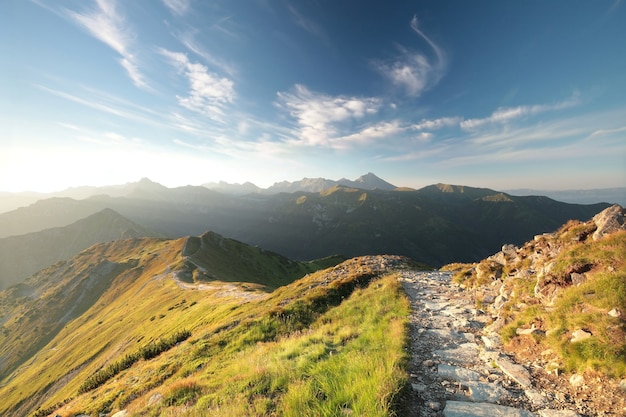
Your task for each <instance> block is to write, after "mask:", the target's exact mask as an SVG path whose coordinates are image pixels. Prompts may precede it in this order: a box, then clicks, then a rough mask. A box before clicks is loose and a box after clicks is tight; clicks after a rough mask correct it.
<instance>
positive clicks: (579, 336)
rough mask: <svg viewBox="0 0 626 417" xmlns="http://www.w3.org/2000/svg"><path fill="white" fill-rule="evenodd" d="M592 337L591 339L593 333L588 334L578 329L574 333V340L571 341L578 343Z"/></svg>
mask: <svg viewBox="0 0 626 417" xmlns="http://www.w3.org/2000/svg"><path fill="white" fill-rule="evenodd" d="M590 337H591V333H589V332H586V331H584V330H582V329H578V330H576V331H574V332H573V333H572V338H571V339H570V342H572V343H576V342H580V341H582V340H585V339H589V338H590Z"/></svg>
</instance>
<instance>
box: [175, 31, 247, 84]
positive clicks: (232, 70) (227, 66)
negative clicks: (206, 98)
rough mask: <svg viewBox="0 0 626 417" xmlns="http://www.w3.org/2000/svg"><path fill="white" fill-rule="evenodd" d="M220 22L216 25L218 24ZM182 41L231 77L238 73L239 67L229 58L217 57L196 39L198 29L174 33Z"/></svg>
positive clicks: (207, 61) (208, 62)
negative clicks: (229, 60) (228, 59)
mask: <svg viewBox="0 0 626 417" xmlns="http://www.w3.org/2000/svg"><path fill="white" fill-rule="evenodd" d="M217 25H218V24H216V25H214V27H215V26H217ZM172 35H173V36H174V37H175V38H176V39H178V41H179V42H180V43H182V44H183V45H184V46H185V47H186V48H187V49H189V50H190V51H191V52H193V53H194V54H196V55H198V56H200V57H201V58H202V59H204V61H205V62H206V63H207V64H209V65H210V66H211V67H214V68H217V69H218V70H220V71H222V72H223V73H226V74H228V75H229V76H230V77H235V75H236V74H237V68H236V66H235V65H234V64H232V63H231V62H228V61H227V60H225V59H223V58H221V57H217V56H215V55H214V54H211V53H210V52H209V51H207V50H206V48H204V47H203V46H202V45H201V44H200V43H199V42H198V41H197V40H196V30H195V29H194V30H186V31H184V32H180V33H176V32H175V33H173V34H172Z"/></svg>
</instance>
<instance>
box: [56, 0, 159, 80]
mask: <svg viewBox="0 0 626 417" xmlns="http://www.w3.org/2000/svg"><path fill="white" fill-rule="evenodd" d="M96 5H97V9H95V10H92V11H90V12H85V13H78V12H74V11H71V10H67V11H66V13H67V15H68V16H69V17H70V18H71V19H72V20H74V21H75V22H76V23H78V25H79V26H81V27H82V28H83V29H85V30H86V31H87V32H88V33H89V34H90V35H91V36H93V37H94V38H96V39H98V40H99V41H101V42H103V43H104V44H106V45H107V46H109V47H110V48H111V49H113V50H114V51H115V52H117V53H118V54H120V55H121V58H120V60H119V62H120V65H122V67H123V68H124V69H125V70H126V72H127V73H128V76H129V77H130V79H131V80H132V81H133V83H134V84H135V85H136V86H137V87H139V88H144V89H149V88H150V86H149V85H148V83H147V82H146V81H145V78H144V77H143V75H142V74H141V73H140V71H139V66H138V63H137V59H136V58H135V56H134V55H133V53H132V52H131V49H132V45H133V43H134V40H135V35H134V33H133V31H132V29H131V28H130V27H129V26H128V25H127V24H126V22H125V20H124V17H123V16H122V15H121V14H119V13H118V10H117V5H116V2H115V1H114V0H96Z"/></svg>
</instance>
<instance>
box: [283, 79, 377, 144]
mask: <svg viewBox="0 0 626 417" xmlns="http://www.w3.org/2000/svg"><path fill="white" fill-rule="evenodd" d="M276 104H277V106H278V107H279V108H282V109H284V110H286V111H287V112H288V114H289V115H290V116H291V117H293V118H294V119H295V121H296V125H297V128H296V135H297V141H298V143H300V144H302V145H311V146H331V145H332V143H331V142H332V140H333V139H334V138H336V137H338V136H341V134H342V132H343V131H344V130H345V129H347V130H349V129H348V128H349V127H352V125H353V123H354V122H355V121H357V120H360V119H363V118H364V117H366V116H370V115H373V114H375V113H377V112H378V110H379V108H380V106H381V104H382V103H381V100H380V99H378V98H374V97H350V96H331V95H326V94H321V93H316V92H312V91H310V90H309V89H307V88H306V87H305V86H303V85H295V86H294V88H293V90H292V91H291V92H279V93H278V101H277V103H276Z"/></svg>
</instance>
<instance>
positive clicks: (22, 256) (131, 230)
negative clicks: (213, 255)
mask: <svg viewBox="0 0 626 417" xmlns="http://www.w3.org/2000/svg"><path fill="white" fill-rule="evenodd" d="M158 236H159V234H157V233H155V232H152V231H149V230H148V229H146V228H144V227H142V226H140V225H138V224H136V223H134V222H132V221H130V220H128V219H127V218H125V217H124V216H122V215H120V214H119V213H117V212H115V211H114V210H112V209H110V208H104V209H102V210H101V211H99V212H97V213H95V214H91V215H89V216H87V217H85V218H82V219H80V220H77V221H76V222H74V223H71V224H69V225H67V226H61V227H54V228H50V229H44V230H41V231H38V232H30V233H27V234H23V235H17V236H10V237H5V238H0V289H3V288H6V287H8V286H10V285H12V284H16V283H19V282H21V281H23V280H24V279H26V278H27V277H29V276H30V275H32V274H34V273H35V272H37V271H39V270H40V269H42V268H45V267H47V266H49V265H52V264H54V263H56V262H58V261H63V260H65V259H69V258H71V257H72V256H74V255H75V254H77V253H78V252H80V251H82V250H84V249H87V248H88V247H89V246H91V245H93V244H96V243H102V242H107V241H112V240H119V239H128V238H137V237H158Z"/></svg>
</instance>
